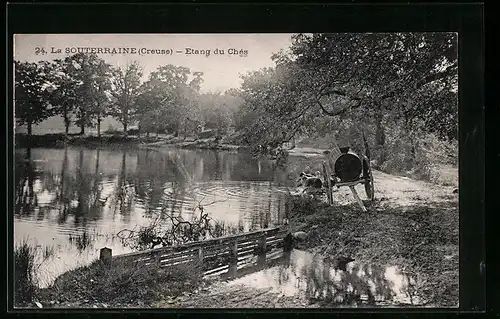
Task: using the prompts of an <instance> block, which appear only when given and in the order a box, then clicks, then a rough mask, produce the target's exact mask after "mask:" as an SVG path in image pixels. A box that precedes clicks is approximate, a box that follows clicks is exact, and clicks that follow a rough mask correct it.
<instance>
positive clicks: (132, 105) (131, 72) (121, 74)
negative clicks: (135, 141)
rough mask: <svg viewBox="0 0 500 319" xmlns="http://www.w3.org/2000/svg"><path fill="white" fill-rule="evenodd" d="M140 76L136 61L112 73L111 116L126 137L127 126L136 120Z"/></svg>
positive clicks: (140, 72)
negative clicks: (119, 123) (120, 124)
mask: <svg viewBox="0 0 500 319" xmlns="http://www.w3.org/2000/svg"><path fill="white" fill-rule="evenodd" d="M142 74H143V71H142V67H141V66H140V64H139V62H137V61H133V62H132V63H130V64H127V65H126V66H125V67H123V68H116V69H115V70H114V72H113V77H112V82H113V90H112V96H113V104H112V106H113V107H112V112H111V115H113V116H114V117H115V118H116V119H117V120H118V121H120V122H121V123H122V125H123V132H124V134H125V135H127V130H128V126H129V124H130V123H131V122H132V121H135V119H136V115H137V109H136V108H137V99H138V97H139V94H140V87H141V77H142Z"/></svg>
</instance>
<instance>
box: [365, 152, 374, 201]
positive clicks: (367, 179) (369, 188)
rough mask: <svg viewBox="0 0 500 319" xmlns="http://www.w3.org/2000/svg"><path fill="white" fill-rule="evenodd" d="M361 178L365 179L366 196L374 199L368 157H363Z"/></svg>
mask: <svg viewBox="0 0 500 319" xmlns="http://www.w3.org/2000/svg"><path fill="white" fill-rule="evenodd" d="M363 179H364V180H365V183H364V184H365V191H366V196H367V197H368V199H369V200H374V199H375V189H374V187H373V174H372V169H371V167H370V162H369V161H368V159H366V158H364V159H363Z"/></svg>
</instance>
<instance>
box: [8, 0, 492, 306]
mask: <svg viewBox="0 0 500 319" xmlns="http://www.w3.org/2000/svg"><path fill="white" fill-rule="evenodd" d="M483 16H484V5H481V4H439V3H437V4H411V5H410V4H408V5H405V4H354V5H352V4H338V5H333V4H326V3H325V4H304V3H301V4H284V3H281V4H279V3H254V4H244V3H239V4H238V3H236V4H221V3H212V4H200V3H194V2H191V3H184V4H159V3H156V4H147V3H122V4H118V3H114V4H113V3H107V4H97V3H86V4H84V3H66V4H62V3H33V2H32V3H25V4H17V3H11V4H8V5H7V34H6V42H7V43H6V44H7V45H6V48H7V50H8V51H7V54H8V59H7V62H6V68H7V70H8V73H7V81H6V83H7V92H8V94H7V95H6V97H7V98H6V99H7V101H6V103H7V105H8V106H9V107H8V108H6V122H7V123H6V124H7V127H6V133H7V134H6V145H7V147H8V152H7V154H9V156H8V157H7V165H6V167H7V169H6V172H7V177H8V178H7V181H8V184H7V193H6V194H7V200H6V203H7V204H8V205H7V210H6V216H7V225H6V226H7V229H8V232H7V233H6V235H7V236H6V237H7V244H8V246H7V255H8V260H10V259H11V256H10V255H11V253H12V251H13V236H11V234H13V218H12V216H10V215H11V214H10V213H8V212H11V211H12V207H13V206H12V205H13V192H12V182H13V167H14V166H13V113H12V112H13V111H12V110H13V105H12V103H13V101H12V96H13V95H12V93H13V92H12V81H10V80H9V79H12V76H13V74H12V72H13V71H12V62H13V60H12V59H13V43H12V41H13V34H15V33H160V32H161V33H193V32H194V33H274V32H287V33H293V32H367V31H370V32H391V31H399V32H404V31H408V32H411V31H456V32H459V101H460V108H459V141H460V164H459V169H460V177H459V181H460V183H459V185H460V200H459V202H460V204H459V205H460V308H459V312H460V311H466V312H469V311H473V312H475V311H478V312H482V311H484V310H486V309H487V307H486V277H485V272H484V268H482V267H481V265H484V263H485V262H486V259H485V258H486V257H485V214H484V213H485V202H484V199H485V196H484V194H485V157H484V154H485V133H484V129H485V128H484V120H485V119H484V112H485V111H484V109H485V101H484V72H485V67H484V21H483ZM9 97H10V98H9ZM9 186H10V187H9ZM9 235H10V236H9ZM6 266H7V268H8V269H6V270H7V271H8V270H9V269H11V267H9V264H7V265H6ZM8 274H9V273H7V274H6V275H7V278H8V282H9V285H10V286H9V285H8V288H9V289H8V292H7V296H8V295H9V293H10V292H11V291H10V287H12V276H8ZM7 302H8V304H7V309H8V310H10V311H11V312H15V313H27V312H33V310H26V311H24V310H18V309H13V308H12V300H11V298H7ZM488 308H490V307H488ZM99 311H100V312H115V313H121V314H127V315H133V314H135V313H139V312H148V313H161V314H163V315H164V314H167V313H172V314H174V313H175V314H181V313H188V312H191V313H193V314H194V315H197V314H198V315H201V314H203V316H207V315H208V314H209V313H210V314H212V313H214V312H218V313H221V312H223V313H241V314H243V315H245V316H249V315H250V314H251V313H254V314H255V315H258V316H262V315H264V314H265V313H275V314H280V315H285V314H287V315H297V314H307V313H311V312H313V311H311V310H299V309H239V310H231V309H203V310H191V311H189V310H181V309H172V310H168V309H161V310H150V309H141V310H140V311H139V310H134V309H127V310H103V309H99ZM427 311H430V312H451V313H454V312H455V313H456V312H457V310H456V309H441V310H440V309H429V310H427V309H380V310H377V309H325V310H323V311H319V312H318V311H316V310H315V311H314V312H316V313H315V315H320V313H322V314H321V315H327V314H329V315H331V313H332V312H338V313H364V312H404V313H412V312H427ZM43 312H45V313H47V314H55V313H71V314H76V313H82V312H83V313H84V314H86V315H90V314H95V312H93V311H92V309H89V310H77V309H67V310H66V309H65V310H49V309H47V310H45V311H43Z"/></svg>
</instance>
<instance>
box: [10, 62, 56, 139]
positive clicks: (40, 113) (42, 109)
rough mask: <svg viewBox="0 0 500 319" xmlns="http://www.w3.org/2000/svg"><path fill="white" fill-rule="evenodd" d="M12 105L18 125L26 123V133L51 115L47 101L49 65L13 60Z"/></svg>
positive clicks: (50, 108)
mask: <svg viewBox="0 0 500 319" xmlns="http://www.w3.org/2000/svg"><path fill="white" fill-rule="evenodd" d="M14 69H15V73H14V74H15V76H14V82H15V83H14V106H15V117H16V120H17V123H18V124H19V125H26V127H27V129H28V135H29V136H31V135H32V133H33V125H35V124H38V123H40V122H42V121H43V120H45V119H47V118H49V117H50V116H52V115H53V109H52V107H51V104H50V103H49V98H48V95H49V92H50V91H51V86H50V83H49V79H48V72H49V71H50V70H49V66H48V64H47V63H45V62H40V63H32V62H18V61H16V62H14Z"/></svg>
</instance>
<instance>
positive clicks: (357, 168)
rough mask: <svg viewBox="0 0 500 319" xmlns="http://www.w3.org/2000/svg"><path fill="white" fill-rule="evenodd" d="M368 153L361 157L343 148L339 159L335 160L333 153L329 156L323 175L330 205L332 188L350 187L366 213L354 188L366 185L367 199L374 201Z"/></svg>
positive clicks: (324, 163) (324, 165) (324, 164)
mask: <svg viewBox="0 0 500 319" xmlns="http://www.w3.org/2000/svg"><path fill="white" fill-rule="evenodd" d="M366 153H367V154H366V155H364V156H359V155H357V154H356V153H354V152H352V151H351V150H350V148H349V147H341V148H340V155H339V156H338V157H336V158H334V157H333V156H332V154H331V153H328V154H327V156H328V159H329V160H328V162H323V174H324V180H325V181H326V185H325V186H326V187H327V197H328V202H329V203H330V205H331V204H332V203H333V194H332V188H333V187H337V188H340V187H342V186H348V187H349V188H350V189H351V192H352V194H353V196H354V198H355V199H356V201H357V202H358V204H359V205H360V206H361V209H362V210H363V211H366V207H365V206H364V205H363V201H362V200H361V199H360V198H359V195H358V193H357V191H356V189H355V188H354V186H356V185H358V184H364V186H365V191H366V196H367V198H368V199H369V200H374V194H375V192H374V187H373V173H372V169H371V166H370V158H369V152H368V150H367V152H366ZM332 171H333V172H332Z"/></svg>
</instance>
